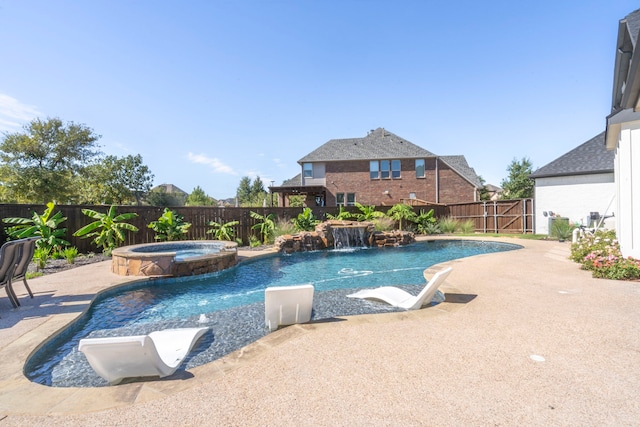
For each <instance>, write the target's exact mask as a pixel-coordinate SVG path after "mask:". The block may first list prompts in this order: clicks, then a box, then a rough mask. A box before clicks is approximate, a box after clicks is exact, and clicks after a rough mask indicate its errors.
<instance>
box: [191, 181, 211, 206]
mask: <svg viewBox="0 0 640 427" xmlns="http://www.w3.org/2000/svg"><path fill="white" fill-rule="evenodd" d="M215 204H216V200H215V199H214V198H213V197H209V196H208V195H207V194H206V193H205V192H204V190H203V189H202V188H200V186H199V185H197V186H196V188H194V189H193V191H192V192H191V194H189V196H187V200H186V202H185V206H215Z"/></svg>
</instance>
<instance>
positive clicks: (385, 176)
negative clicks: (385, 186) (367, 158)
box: [380, 160, 391, 179]
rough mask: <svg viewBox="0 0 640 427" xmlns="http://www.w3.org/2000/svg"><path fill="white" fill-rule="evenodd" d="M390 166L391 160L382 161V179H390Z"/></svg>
mask: <svg viewBox="0 0 640 427" xmlns="http://www.w3.org/2000/svg"><path fill="white" fill-rule="evenodd" d="M390 166H391V164H390V162H389V160H380V178H382V179H389V169H390Z"/></svg>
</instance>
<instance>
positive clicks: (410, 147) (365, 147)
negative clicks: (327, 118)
mask: <svg viewBox="0 0 640 427" xmlns="http://www.w3.org/2000/svg"><path fill="white" fill-rule="evenodd" d="M434 156H435V155H434V154H433V153H431V152H430V151H427V150H425V149H424V148H421V147H418V146H417V145H415V144H413V143H411V142H409V141H407V140H406V139H404V138H400V137H399V136H398V135H395V134H393V133H391V132H389V131H388V130H385V129H384V128H378V129H376V130H374V131H373V132H370V133H369V134H368V135H367V136H365V137H364V138H346V139H332V140H330V141H328V142H326V143H324V144H323V145H321V146H320V147H318V148H316V149H315V150H313V151H312V152H311V153H309V154H307V155H306V156H304V157H303V158H301V159H300V160H298V163H300V164H302V163H306V162H332V161H342V160H370V159H407V158H420V157H434Z"/></svg>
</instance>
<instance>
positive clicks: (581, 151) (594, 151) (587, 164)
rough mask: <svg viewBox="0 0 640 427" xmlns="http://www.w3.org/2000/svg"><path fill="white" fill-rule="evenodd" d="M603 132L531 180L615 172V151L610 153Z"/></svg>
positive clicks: (539, 171) (534, 174)
mask: <svg viewBox="0 0 640 427" xmlns="http://www.w3.org/2000/svg"><path fill="white" fill-rule="evenodd" d="M604 135H605V133H604V132H602V133H600V134H598V135H597V136H594V137H593V138H591V139H590V140H588V141H587V142H585V143H583V144H581V145H580V146H578V147H576V148H574V149H573V150H571V151H569V152H568V153H566V154H564V155H562V156H560V157H558V158H557V159H555V160H554V161H552V162H551V163H549V164H547V165H545V166H543V167H541V168H540V169H538V170H536V171H535V172H534V173H532V174H531V178H544V177H551V176H564V175H588V174H595V173H609V172H613V160H614V157H615V152H614V151H608V150H607V148H606V146H605V143H604Z"/></svg>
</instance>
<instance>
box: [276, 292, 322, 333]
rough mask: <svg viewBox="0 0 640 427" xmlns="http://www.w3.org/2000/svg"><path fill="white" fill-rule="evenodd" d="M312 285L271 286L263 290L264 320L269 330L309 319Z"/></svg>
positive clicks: (311, 303)
mask: <svg viewBox="0 0 640 427" xmlns="http://www.w3.org/2000/svg"><path fill="white" fill-rule="evenodd" d="M312 308H313V285H296V286H272V287H270V288H267V289H265V291H264V314H265V322H266V325H267V328H269V331H275V330H276V329H278V326H281V325H293V324H294V323H304V322H308V321H309V320H311V309H312Z"/></svg>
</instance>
